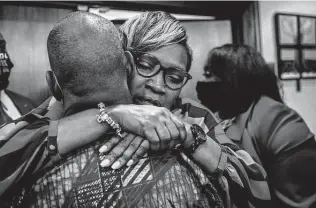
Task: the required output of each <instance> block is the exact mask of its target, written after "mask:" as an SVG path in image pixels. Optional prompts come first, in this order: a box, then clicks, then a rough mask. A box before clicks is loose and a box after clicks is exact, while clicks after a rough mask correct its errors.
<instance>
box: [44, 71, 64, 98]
mask: <svg viewBox="0 0 316 208" xmlns="http://www.w3.org/2000/svg"><path fill="white" fill-rule="evenodd" d="M46 81H47V84H48V87H49V89H50V91H51V92H52V94H53V96H54V97H55V98H56V100H58V101H61V100H62V99H63V92H62V90H61V87H60V85H59V83H58V80H57V78H56V76H55V74H54V72H53V71H47V72H46Z"/></svg>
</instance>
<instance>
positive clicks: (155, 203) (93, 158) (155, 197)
mask: <svg viewBox="0 0 316 208" xmlns="http://www.w3.org/2000/svg"><path fill="white" fill-rule="evenodd" d="M99 144H100V142H99V143H95V144H93V145H90V146H87V147H86V148H82V149H80V150H77V151H76V152H75V153H74V154H72V155H70V156H68V157H67V158H65V159H64V160H62V161H60V163H59V164H58V165H56V166H55V167H54V168H52V169H51V170H49V171H47V172H45V174H44V175H42V176H41V177H40V179H38V180H37V181H36V182H35V183H34V185H32V188H31V191H30V194H29V195H28V194H26V196H25V199H24V203H22V204H21V205H22V206H21V207H135V206H136V207H148V208H149V207H150V208H153V207H157V208H158V207H221V206H222V201H221V199H220V198H219V197H218V196H219V195H218V193H217V192H216V189H215V187H214V186H213V185H212V184H211V183H209V182H208V180H209V179H208V178H207V177H206V176H205V175H204V174H203V172H202V170H201V169H199V168H198V166H196V165H194V163H193V162H192V161H190V160H189V159H188V158H185V157H183V156H180V155H179V154H173V155H171V154H170V153H169V154H168V153H165V154H164V155H155V156H150V157H148V158H144V159H141V160H140V162H139V163H138V164H136V165H134V166H131V167H125V168H122V169H119V170H112V169H111V168H107V169H106V168H102V167H101V166H100V162H101V159H102V155H100V154H99V152H98V149H99Z"/></svg>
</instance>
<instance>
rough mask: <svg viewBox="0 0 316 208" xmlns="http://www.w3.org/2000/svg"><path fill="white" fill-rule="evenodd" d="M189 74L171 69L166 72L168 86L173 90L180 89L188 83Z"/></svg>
mask: <svg viewBox="0 0 316 208" xmlns="http://www.w3.org/2000/svg"><path fill="white" fill-rule="evenodd" d="M187 80H188V77H187V74H186V73H185V72H184V71H182V70H179V69H173V68H169V69H166V72H165V81H166V85H167V86H168V87H170V88H171V89H180V88H181V87H183V86H184V85H185V83H186V82H187Z"/></svg>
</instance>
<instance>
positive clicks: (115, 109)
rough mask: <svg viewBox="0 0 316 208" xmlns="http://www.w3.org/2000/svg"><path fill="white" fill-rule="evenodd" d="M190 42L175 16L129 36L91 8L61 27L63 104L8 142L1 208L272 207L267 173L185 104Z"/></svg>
mask: <svg viewBox="0 0 316 208" xmlns="http://www.w3.org/2000/svg"><path fill="white" fill-rule="evenodd" d="M187 39H188V37H187V34H186V31H185V29H184V27H183V26H182V25H181V24H180V23H179V22H178V21H177V20H176V19H175V18H174V17H172V16H171V15H169V14H167V13H165V12H144V13H143V14H141V15H140V16H138V17H135V18H132V19H130V20H128V21H126V22H125V23H124V24H123V25H122V26H121V27H120V30H118V29H117V28H116V27H115V26H114V25H113V23H111V22H110V21H109V20H106V19H104V18H102V17H100V16H97V15H94V14H90V13H85V12H74V13H71V14H69V15H68V16H67V17H65V18H64V19H62V20H60V21H59V22H58V23H57V24H56V25H55V26H54V28H53V29H52V30H51V32H50V34H49V36H48V40H47V49H48V56H49V61H50V65H51V70H52V71H49V72H47V82H48V84H49V87H50V90H51V92H52V94H53V95H54V98H52V99H49V100H47V101H46V102H45V103H43V104H42V105H41V106H40V107H38V108H36V109H34V110H33V111H32V112H31V113H29V114H27V115H25V116H24V117H22V118H21V119H19V120H18V121H16V122H17V124H16V125H15V126H14V127H13V129H12V131H11V132H10V134H9V135H7V137H6V138H4V139H3V143H2V144H3V145H2V146H1V149H0V153H1V156H0V161H1V163H0V164H1V168H2V170H3V169H4V167H9V168H7V169H5V170H4V171H1V174H0V200H1V201H0V203H1V205H3V206H4V207H5V206H8V207H10V206H14V207H148V208H149V207H157V208H158V207H231V206H233V205H234V206H237V207H257V206H262V207H266V206H269V204H270V203H271V200H270V199H271V196H270V192H269V188H268V184H267V181H266V173H265V171H264V170H263V169H262V168H261V167H260V166H259V165H258V164H257V163H255V162H254V161H253V160H252V158H251V157H250V155H249V154H248V153H246V152H245V151H243V150H240V149H239V148H238V147H237V146H236V145H235V144H234V143H232V142H231V141H230V140H229V139H228V138H227V137H226V136H225V134H224V132H223V130H222V128H221V126H220V125H218V120H217V119H216V118H215V117H214V115H213V114H212V113H211V112H210V111H208V110H207V109H206V108H205V107H203V106H201V105H200V104H198V103H196V102H193V101H191V100H189V99H182V98H180V92H181V89H182V87H183V86H184V85H185V84H186V83H187V81H188V80H189V79H191V75H190V74H189V70H190V66H191V62H192V52H191V49H190V47H189V45H188V43H187ZM55 99H56V100H55ZM100 103H103V105H99V107H100V108H98V104H100ZM96 115H98V119H97V117H96ZM120 130H121V131H120ZM22 138H23V139H22Z"/></svg>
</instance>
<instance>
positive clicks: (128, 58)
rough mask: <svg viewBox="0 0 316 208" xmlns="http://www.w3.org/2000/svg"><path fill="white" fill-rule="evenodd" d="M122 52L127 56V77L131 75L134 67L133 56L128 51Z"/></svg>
mask: <svg viewBox="0 0 316 208" xmlns="http://www.w3.org/2000/svg"><path fill="white" fill-rule="evenodd" d="M124 54H125V56H126V58H127V61H128V64H129V66H130V67H129V68H128V71H127V77H131V76H132V75H133V74H134V71H135V67H136V65H135V61H134V57H133V54H132V53H131V52H130V51H125V52H124Z"/></svg>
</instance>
